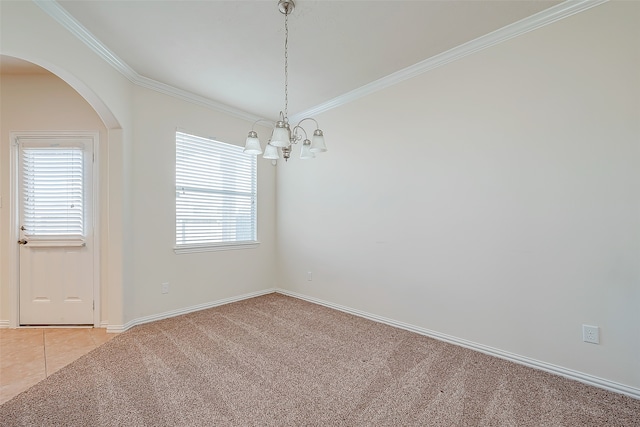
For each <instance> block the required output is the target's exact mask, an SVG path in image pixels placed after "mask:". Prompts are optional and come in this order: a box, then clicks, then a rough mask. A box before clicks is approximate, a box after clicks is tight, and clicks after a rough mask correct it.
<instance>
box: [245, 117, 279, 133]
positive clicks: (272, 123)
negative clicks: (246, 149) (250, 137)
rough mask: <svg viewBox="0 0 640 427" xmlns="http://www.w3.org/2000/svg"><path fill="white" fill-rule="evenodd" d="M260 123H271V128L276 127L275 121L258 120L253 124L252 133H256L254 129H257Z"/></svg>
mask: <svg viewBox="0 0 640 427" xmlns="http://www.w3.org/2000/svg"><path fill="white" fill-rule="evenodd" d="M260 122H266V123H269V124H270V125H271V126H274V125H275V122H274V121H273V120H268V119H258V120H256V121H255V122H253V124H252V125H251V131H252V132H253V131H254V128H255V127H256V125H257V124H258V123H260Z"/></svg>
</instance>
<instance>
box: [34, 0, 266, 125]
mask: <svg viewBox="0 0 640 427" xmlns="http://www.w3.org/2000/svg"><path fill="white" fill-rule="evenodd" d="M33 2H34V3H35V4H36V5H37V6H38V7H40V9H42V10H43V11H44V12H45V13H47V14H48V15H49V16H51V17H52V18H53V19H55V20H56V21H57V22H58V23H59V24H60V25H62V26H63V27H64V28H66V29H67V30H68V31H69V32H71V34H73V35H74V36H76V37H77V38H78V39H79V40H80V41H82V42H83V43H84V44H86V45H87V46H88V47H89V48H90V49H91V50H92V51H93V52H95V53H96V54H97V55H98V56H100V57H101V58H102V59H104V60H105V61H106V62H107V63H108V64H109V65H111V66H112V67H113V68H115V69H116V70H117V71H118V72H119V73H120V74H122V75H123V76H124V77H126V78H127V79H128V80H129V81H131V82H132V83H134V84H136V85H138V86H140V87H144V88H147V89H151V90H154V91H156V92H159V93H163V94H165V95H169V96H172V97H175V98H178V99H182V100H184V101H187V102H191V103H193V104H196V105H200V106H203V107H207V108H211V109H213V110H217V111H221V112H223V113H227V114H230V115H232V116H234V117H238V118H240V119H244V120H249V121H252V122H254V121H256V120H258V119H260V117H258V116H256V115H255V114H251V113H248V112H246V111H243V110H240V109H238V108H234V107H231V106H229V105H226V104H222V103H221V102H217V101H214V100H212V99H209V98H205V97H203V96H200V95H196V94H194V93H191V92H188V91H186V90H182V89H178V88H176V87H173V86H170V85H167V84H164V83H161V82H158V81H156V80H153V79H150V78H148V77H144V76H141V75H140V74H138V73H137V72H136V71H135V70H134V69H133V68H131V67H130V66H129V65H128V64H127V63H126V62H124V61H123V60H122V59H120V58H119V57H118V55H116V54H115V53H113V52H112V51H111V50H110V49H109V48H107V47H106V46H105V45H104V44H103V43H102V42H101V41H100V40H98V39H97V38H96V37H95V36H94V35H93V34H91V32H89V30H87V29H86V28H85V27H84V26H83V25H82V24H80V23H79V22H78V21H76V19H75V18H74V17H73V16H71V14H70V13H69V12H67V11H66V10H65V9H64V8H63V7H62V6H60V5H59V4H58V2H57V1H55V0H33Z"/></svg>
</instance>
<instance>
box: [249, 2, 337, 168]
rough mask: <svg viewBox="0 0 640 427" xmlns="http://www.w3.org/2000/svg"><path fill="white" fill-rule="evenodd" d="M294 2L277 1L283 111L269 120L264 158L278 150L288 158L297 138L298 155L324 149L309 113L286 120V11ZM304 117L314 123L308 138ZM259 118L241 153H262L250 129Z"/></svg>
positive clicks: (306, 155)
mask: <svg viewBox="0 0 640 427" xmlns="http://www.w3.org/2000/svg"><path fill="white" fill-rule="evenodd" d="M295 6H296V5H295V3H294V2H293V0H279V1H278V9H279V10H280V12H281V13H282V14H283V15H284V112H283V111H280V117H279V119H278V120H277V121H276V122H275V123H272V122H270V123H272V126H273V131H272V133H271V139H270V140H269V142H268V143H267V146H266V148H265V150H264V155H263V156H262V157H263V158H265V159H271V160H276V159H279V158H280V152H281V153H282V157H284V159H285V161H287V160H289V157H291V151H292V145H294V144H297V143H298V142H299V141H303V143H302V148H301V150H300V158H301V159H311V158H314V157H315V155H316V154H317V153H322V152H325V151H327V146H326V145H325V143H324V135H323V133H322V131H321V130H320V128H319V127H318V122H317V121H316V120H315V119H312V118H311V117H307V118H304V119H302V120H300V121H299V122H298V124H297V125H295V126H293V128H292V127H291V126H290V124H289V117H288V114H289V112H288V109H289V52H288V48H289V14H291V12H293V9H294V8H295ZM307 120H310V121H313V122H314V123H315V124H316V128H315V130H314V131H313V136H312V137H311V141H310V140H309V139H308V138H307V132H306V131H305V130H304V128H303V127H302V126H301V125H302V123H303V122H304V121H307ZM261 121H265V120H264V119H260V120H257V121H256V122H255V123H254V124H253V126H252V127H251V131H250V132H249V135H248V136H247V141H246V143H245V147H244V152H245V153H248V154H255V155H258V154H262V147H261V146H260V140H259V139H258V134H257V132H256V131H254V130H253V128H254V127H255V125H256V124H257V123H258V122H261ZM303 138H304V139H303Z"/></svg>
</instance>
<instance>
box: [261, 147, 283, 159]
mask: <svg viewBox="0 0 640 427" xmlns="http://www.w3.org/2000/svg"><path fill="white" fill-rule="evenodd" d="M262 157H263V158H265V159H271V160H278V159H279V158H280V155H279V154H278V149H277V148H276V147H274V146H273V145H271V143H269V144H267V147H266V148H265V149H264V155H263V156H262Z"/></svg>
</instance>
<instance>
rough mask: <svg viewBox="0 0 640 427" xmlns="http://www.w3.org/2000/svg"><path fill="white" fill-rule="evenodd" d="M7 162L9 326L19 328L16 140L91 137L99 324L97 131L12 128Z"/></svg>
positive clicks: (97, 318) (97, 316)
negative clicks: (13, 129) (19, 129)
mask: <svg viewBox="0 0 640 427" xmlns="http://www.w3.org/2000/svg"><path fill="white" fill-rule="evenodd" d="M9 135H10V144H9V145H10V163H9V208H10V209H9V228H10V230H9V239H10V242H11V243H12V244H10V245H9V266H10V271H9V300H10V304H9V310H10V311H9V327H10V328H20V327H21V326H20V274H19V271H20V255H19V251H18V245H16V244H13V243H15V242H17V241H18V235H19V234H18V227H19V224H18V222H19V221H18V220H19V215H20V212H19V211H20V207H19V204H18V196H19V195H18V183H19V182H18V179H19V177H18V172H19V168H18V154H19V147H18V140H19V139H20V138H25V139H28V138H37V139H42V138H47V139H58V138H84V139H87V138H88V139H91V141H92V145H93V147H92V148H93V150H92V151H93V165H92V168H91V169H92V176H91V181H92V189H91V190H92V192H93V194H92V201H91V203H92V211H93V215H92V218H91V219H92V221H93V326H94V327H95V328H98V327H100V326H101V318H102V314H101V310H100V308H101V306H102V305H101V303H100V301H101V299H100V293H101V292H100V290H101V286H100V285H101V284H100V271H101V269H100V246H101V242H100V236H101V234H102V233H101V232H100V203H99V202H100V182H99V181H100V179H99V178H100V168H99V165H100V161H99V153H100V150H99V147H100V133H99V132H98V131H84V130H77V131H14V132H10V134H9Z"/></svg>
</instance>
